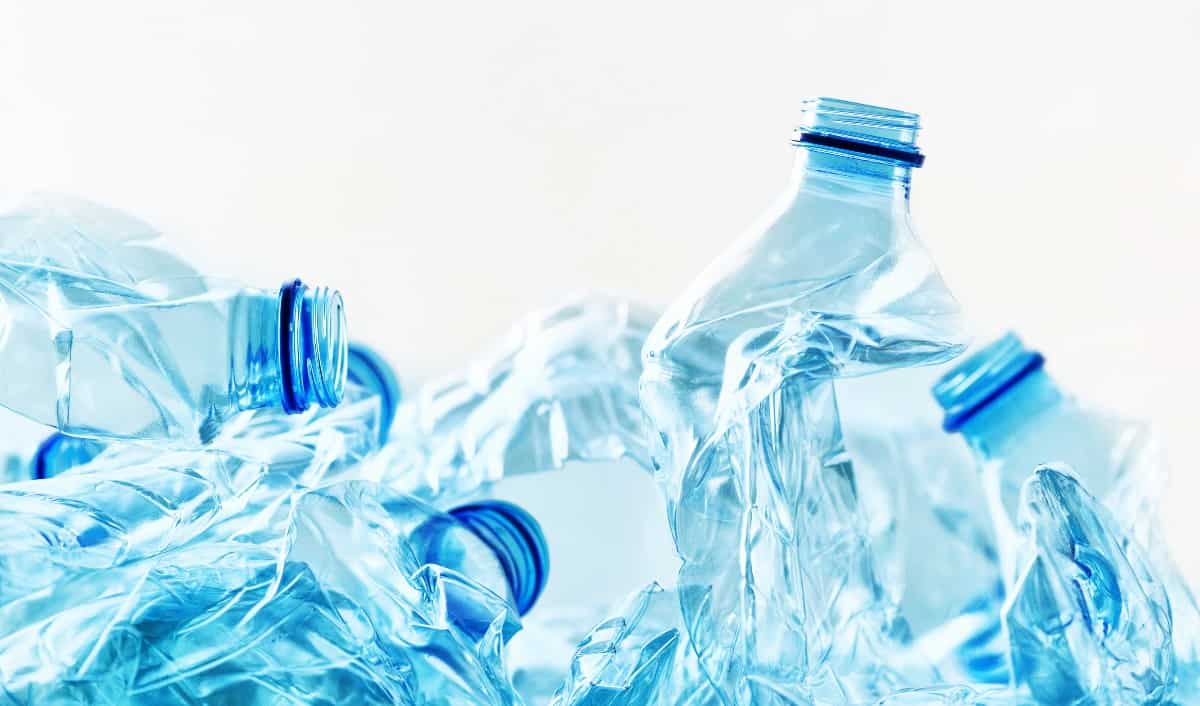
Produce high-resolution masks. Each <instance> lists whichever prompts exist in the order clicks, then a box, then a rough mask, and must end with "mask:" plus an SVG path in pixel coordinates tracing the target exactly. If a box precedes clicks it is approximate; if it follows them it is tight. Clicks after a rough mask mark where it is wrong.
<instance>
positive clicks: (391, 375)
mask: <svg viewBox="0 0 1200 706" xmlns="http://www.w3.org/2000/svg"><path fill="white" fill-rule="evenodd" d="M346 377H347V378H348V379H349V380H350V382H353V383H354V384H355V385H358V386H360V387H364V388H366V389H367V390H368V391H370V392H371V393H372V394H374V395H375V396H377V397H378V398H379V407H380V409H379V443H380V444H384V443H386V442H387V437H388V431H389V430H390V429H391V428H392V420H393V419H395V418H396V405H397V404H399V402H400V396H401V391H400V383H399V381H398V380H397V378H396V373H395V371H394V370H392V366H390V365H388V364H387V361H385V360H384V359H383V356H381V355H379V354H378V353H376V352H375V351H374V350H372V349H371V348H369V347H367V346H364V345H363V344H361V343H351V344H350V346H349V348H348V349H347V364H346Z"/></svg>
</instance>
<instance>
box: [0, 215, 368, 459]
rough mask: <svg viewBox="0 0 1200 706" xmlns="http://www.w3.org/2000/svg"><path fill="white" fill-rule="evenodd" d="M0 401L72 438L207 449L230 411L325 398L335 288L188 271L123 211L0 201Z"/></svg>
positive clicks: (333, 392)
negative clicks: (266, 286) (257, 284)
mask: <svg viewBox="0 0 1200 706" xmlns="http://www.w3.org/2000/svg"><path fill="white" fill-rule="evenodd" d="M0 365H2V366H3V367H4V369H5V371H6V372H7V374H6V375H5V376H4V379H3V380H2V381H0V404H3V405H4V406H6V407H8V408H10V409H12V410H14V411H16V412H18V413H20V414H22V415H25V416H27V417H29V418H30V419H33V420H35V421H37V422H40V423H42V424H46V425H49V426H53V427H56V428H58V429H59V430H60V431H62V432H64V433H67V434H70V435H74V436H86V437H96V438H105V439H147V440H171V441H175V442H180V443H189V444H196V443H205V442H208V441H210V440H211V439H212V438H214V437H215V436H216V435H217V433H218V432H219V430H220V428H221V426H222V425H223V424H224V423H225V422H226V421H227V420H228V419H229V418H230V417H232V416H233V415H235V414H236V413H238V412H241V411H244V410H248V409H256V408H261V407H280V408H283V409H284V410H285V411H288V412H298V411H302V410H304V409H306V408H308V407H309V406H312V405H322V406H333V405H336V404H337V403H338V401H339V400H340V399H341V395H342V387H343V384H344V382H345V375H346V324H345V314H344V312H343V310H342V299H341V296H340V295H339V294H338V293H337V292H336V291H333V290H329V289H326V288H322V287H318V288H315V289H314V288H308V287H305V286H303V285H302V284H301V283H300V281H299V280H296V281H295V282H292V283H288V284H286V285H285V286H284V287H282V288H281V289H280V290H279V291H268V290H258V289H247V288H244V287H242V286H240V285H238V284H236V283H231V282H224V281H219V280H214V279H204V278H201V277H199V276H197V275H196V274H195V273H194V272H193V271H191V270H190V268H189V267H188V266H187V265H185V264H184V263H182V262H180V261H179V260H178V259H177V258H175V257H174V256H173V255H171V254H170V253H169V252H167V251H166V250H164V249H163V248H162V247H161V245H160V244H159V243H158V241H157V234H156V233H155V232H154V231H153V230H152V229H151V228H149V227H148V226H146V225H145V224H144V223H141V222H140V221H137V220H135V219H132V218H131V217H129V216H127V215H125V214H122V213H119V212H117V211H113V210H111V209H106V208H104V207H101V206H97V205H95V204H91V203H88V202H85V201H82V200H78V199H72V198H70V197H65V196H48V195H34V196H29V197H25V198H23V199H19V200H15V201H12V202H8V203H5V204H0Z"/></svg>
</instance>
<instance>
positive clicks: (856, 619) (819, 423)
mask: <svg viewBox="0 0 1200 706" xmlns="http://www.w3.org/2000/svg"><path fill="white" fill-rule="evenodd" d="M798 174H799V176H798V178H797V180H796V182H795V183H794V184H793V188H792V189H791V191H790V192H789V193H788V194H787V195H786V196H785V198H784V199H783V201H782V204H781V205H780V206H779V207H777V208H776V209H774V210H773V211H772V212H771V213H770V214H769V215H768V217H767V218H766V219H765V221H764V222H763V223H762V224H761V225H760V226H758V227H756V228H755V229H753V230H752V231H751V232H750V233H748V234H747V235H746V236H744V237H743V238H741V239H740V240H739V241H738V242H737V243H736V244H735V245H734V246H732V248H731V249H730V250H729V251H728V252H726V253H725V254H723V255H722V256H720V257H719V258H718V259H717V260H716V261H715V262H714V263H713V265H712V266H710V269H709V270H708V271H707V272H706V273H705V274H703V275H702V276H701V278H700V279H699V280H698V281H697V282H696V283H695V284H694V285H693V286H692V287H691V288H690V289H689V290H688V291H687V293H686V294H685V295H684V296H683V297H682V298H681V299H679V300H678V301H676V302H675V303H674V304H673V305H672V306H671V307H670V309H669V310H668V311H667V313H666V314H665V315H664V316H663V317H662V318H661V319H660V320H659V322H658V324H656V326H655V328H654V330H653V332H652V333H651V335H650V338H649V340H648V341H647V343H646V346H645V348H644V350H643V365H644V372H643V375H642V383H641V395H642V403H643V407H644V408H645V410H646V412H647V415H648V416H649V418H650V420H651V422H652V423H653V425H654V427H655V430H656V432H657V440H658V441H659V442H660V446H659V448H657V449H656V450H655V459H654V460H655V463H656V466H657V467H658V468H659V469H660V475H661V478H662V481H663V483H664V487H665V489H666V493H667V496H668V503H669V510H668V514H669V516H670V518H671V522H672V530H673V532H674V537H675V541H676V545H677V547H678V549H679V553H680V556H681V558H682V560H683V566H682V568H681V570H680V573H679V585H678V591H679V594H680V600H681V604H682V606H683V612H684V615H685V619H686V622H687V625H688V627H689V630H690V634H691V638H692V641H693V644H694V647H695V649H696V650H697V652H698V654H699V656H700V662H701V664H702V665H703V667H704V669H705V672H706V673H707V675H708V676H709V677H710V678H711V679H712V680H713V682H714V684H715V685H716V686H717V688H718V689H719V690H720V691H721V693H722V696H723V697H724V698H725V700H726V701H727V702H728V703H732V704H749V703H755V704H777V703H778V704H783V703H788V704H790V703H806V702H808V701H811V700H813V699H814V698H824V695H827V694H840V695H843V696H842V698H862V697H863V696H866V695H870V694H874V693H886V691H888V690H890V689H891V687H892V686H893V685H894V682H895V681H896V680H897V676H896V675H895V674H894V673H892V670H891V669H890V668H889V667H887V666H886V665H885V662H884V660H879V661H877V662H875V664H877V665H879V666H878V667H873V666H871V665H872V662H873V660H872V659H871V658H869V657H867V656H866V655H868V654H875V653H879V652H886V651H888V650H890V649H891V646H892V645H893V643H894V642H895V641H896V640H900V639H906V637H907V636H906V634H905V632H906V629H905V627H904V625H903V621H900V620H897V619H896V618H897V616H896V615H895V610H894V606H893V605H889V601H888V600H887V599H886V592H885V590H884V589H883V588H882V586H881V585H880V581H879V579H878V577H877V576H876V575H875V561H874V558H873V557H872V556H871V551H870V546H869V541H868V539H867V535H868V530H867V529H866V527H865V522H864V520H863V518H862V517H861V514H860V513H859V511H858V501H857V492H856V486H855V478H854V473H853V469H852V467H851V464H850V463H849V460H848V458H847V456H846V453H845V449H844V446H843V443H842V436H841V430H840V427H839V422H838V416H837V405H836V400H835V396H834V391H833V384H832V383H833V380H834V379H835V378H837V377H842V376H853V375H864V374H869V373H872V372H877V371H881V370H885V369H888V368H893V367H900V366H909V365H920V364H931V363H936V362H939V361H943V360H946V359H948V358H950V357H952V356H954V355H955V354H957V353H958V352H959V351H960V350H961V348H962V344H961V341H960V335H961V334H960V331H959V320H958V307H957V305H956V304H955V302H954V301H953V299H952V298H951V296H950V294H949V292H948V291H947V290H946V288H945V286H944V285H943V284H942V282H941V279H940V277H939V276H938V274H937V272H936V271H935V270H934V268H933V265H932V262H931V261H930V260H929V257H928V255H927V254H926V253H925V252H924V251H923V250H922V248H921V246H920V245H919V244H918V243H917V241H916V240H915V238H914V236H913V235H912V234H911V232H910V230H909V228H908V222H907V212H906V199H905V196H906V194H907V185H904V194H903V195H900V194H898V192H897V191H894V189H897V188H899V187H898V186H897V185H896V184H892V183H887V184H875V183H863V182H862V181H861V180H860V179H856V178H855V177H852V176H840V175H832V174H824V175H822V174H815V173H812V172H806V171H805V170H804V169H803V167H801V168H800V169H799V171H798ZM884 181H886V180H884ZM851 665H857V666H851ZM860 668H861V670H860Z"/></svg>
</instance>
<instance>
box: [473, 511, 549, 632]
mask: <svg viewBox="0 0 1200 706" xmlns="http://www.w3.org/2000/svg"><path fill="white" fill-rule="evenodd" d="M450 514H451V515H452V516H453V517H454V518H455V519H457V520H458V521H459V522H461V523H462V524H463V525H464V526H465V527H466V528H467V529H469V530H470V531H471V532H473V533H474V534H475V535H476V536H477V537H479V539H480V540H482V541H483V543H484V544H486V545H488V547H489V548H490V549H491V550H492V551H493V552H495V554H496V558H497V559H498V560H499V561H500V566H501V567H502V568H503V569H504V576H505V578H506V579H507V580H508V586H509V590H511V591H512V595H513V604H514V605H515V606H516V609H517V612H518V613H520V614H521V615H525V614H526V613H528V612H529V610H530V609H531V608H532V607H533V605H534V603H536V602H537V599H538V597H539V596H541V595H542V590H543V589H544V588H545V587H546V580H547V579H548V578H549V575H550V551H549V548H548V547H547V546H546V536H545V535H544V534H543V533H542V527H541V525H540V524H538V521H537V520H536V519H534V517H533V515H530V514H529V513H528V512H526V511H525V510H524V509H522V508H520V507H518V506H516V505H514V504H512V503H506V502H502V501H499V500H487V501H483V502H478V503H472V504H470V505H463V506H461V507H457V508H454V509H453V510H451V511H450Z"/></svg>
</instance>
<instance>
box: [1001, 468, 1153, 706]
mask: <svg viewBox="0 0 1200 706" xmlns="http://www.w3.org/2000/svg"><path fill="white" fill-rule="evenodd" d="M1019 522H1020V526H1021V528H1022V530H1023V531H1024V534H1025V536H1026V538H1027V544H1026V545H1025V546H1024V547H1023V548H1022V551H1023V553H1024V554H1025V556H1024V558H1023V559H1022V561H1021V562H1020V564H1019V570H1020V573H1019V576H1018V578H1017V581H1016V583H1015V585H1014V587H1013V590H1012V592H1011V594H1010V596H1009V598H1008V602H1007V604H1006V605H1005V608H1004V622H1005V626H1006V628H1007V631H1008V636H1009V641H1010V644H1011V650H1012V672H1013V683H1014V684H1015V685H1016V686H1018V687H1020V688H1022V689H1025V690H1027V691H1028V692H1029V694H1030V695H1031V696H1032V697H1033V699H1034V700H1035V701H1036V702H1038V703H1040V704H1046V705H1047V706H1049V705H1051V704H1055V705H1057V704H1095V705H1096V706H1118V705H1124V704H1147V705H1149V704H1163V703H1169V702H1170V698H1171V694H1172V691H1173V688H1174V683H1175V662H1174V653H1173V646H1172V641H1171V607H1170V603H1169V601H1168V598H1167V594H1166V591H1165V590H1164V588H1163V586H1162V584H1160V583H1159V582H1158V580H1157V579H1156V578H1155V576H1154V574H1153V571H1152V569H1151V567H1150V565H1149V563H1148V562H1147V561H1146V559H1145V558H1144V557H1143V556H1142V553H1141V549H1140V548H1139V547H1138V546H1137V543H1136V542H1134V541H1132V539H1131V538H1130V537H1129V536H1128V535H1127V534H1126V533H1125V531H1124V530H1123V529H1122V528H1121V526H1120V524H1119V523H1118V522H1117V521H1116V519H1115V518H1114V517H1113V515H1112V514H1111V513H1110V512H1109V511H1108V509H1107V508H1105V507H1104V506H1103V504H1102V503H1101V502H1100V501H1099V500H1098V499H1097V498H1096V497H1095V496H1093V495H1092V494H1090V493H1089V492H1087V490H1085V489H1084V488H1083V486H1082V485H1081V483H1080V480H1079V478H1078V477H1076V476H1075V474H1074V472H1072V471H1071V470H1070V469H1069V468H1067V467H1066V466H1043V467H1040V468H1038V469H1037V470H1036V471H1035V472H1034V474H1033V476H1032V477H1030V478H1029V480H1028V481H1027V482H1026V483H1025V485H1024V489H1023V490H1022V492H1021V498H1020V519H1019Z"/></svg>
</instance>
